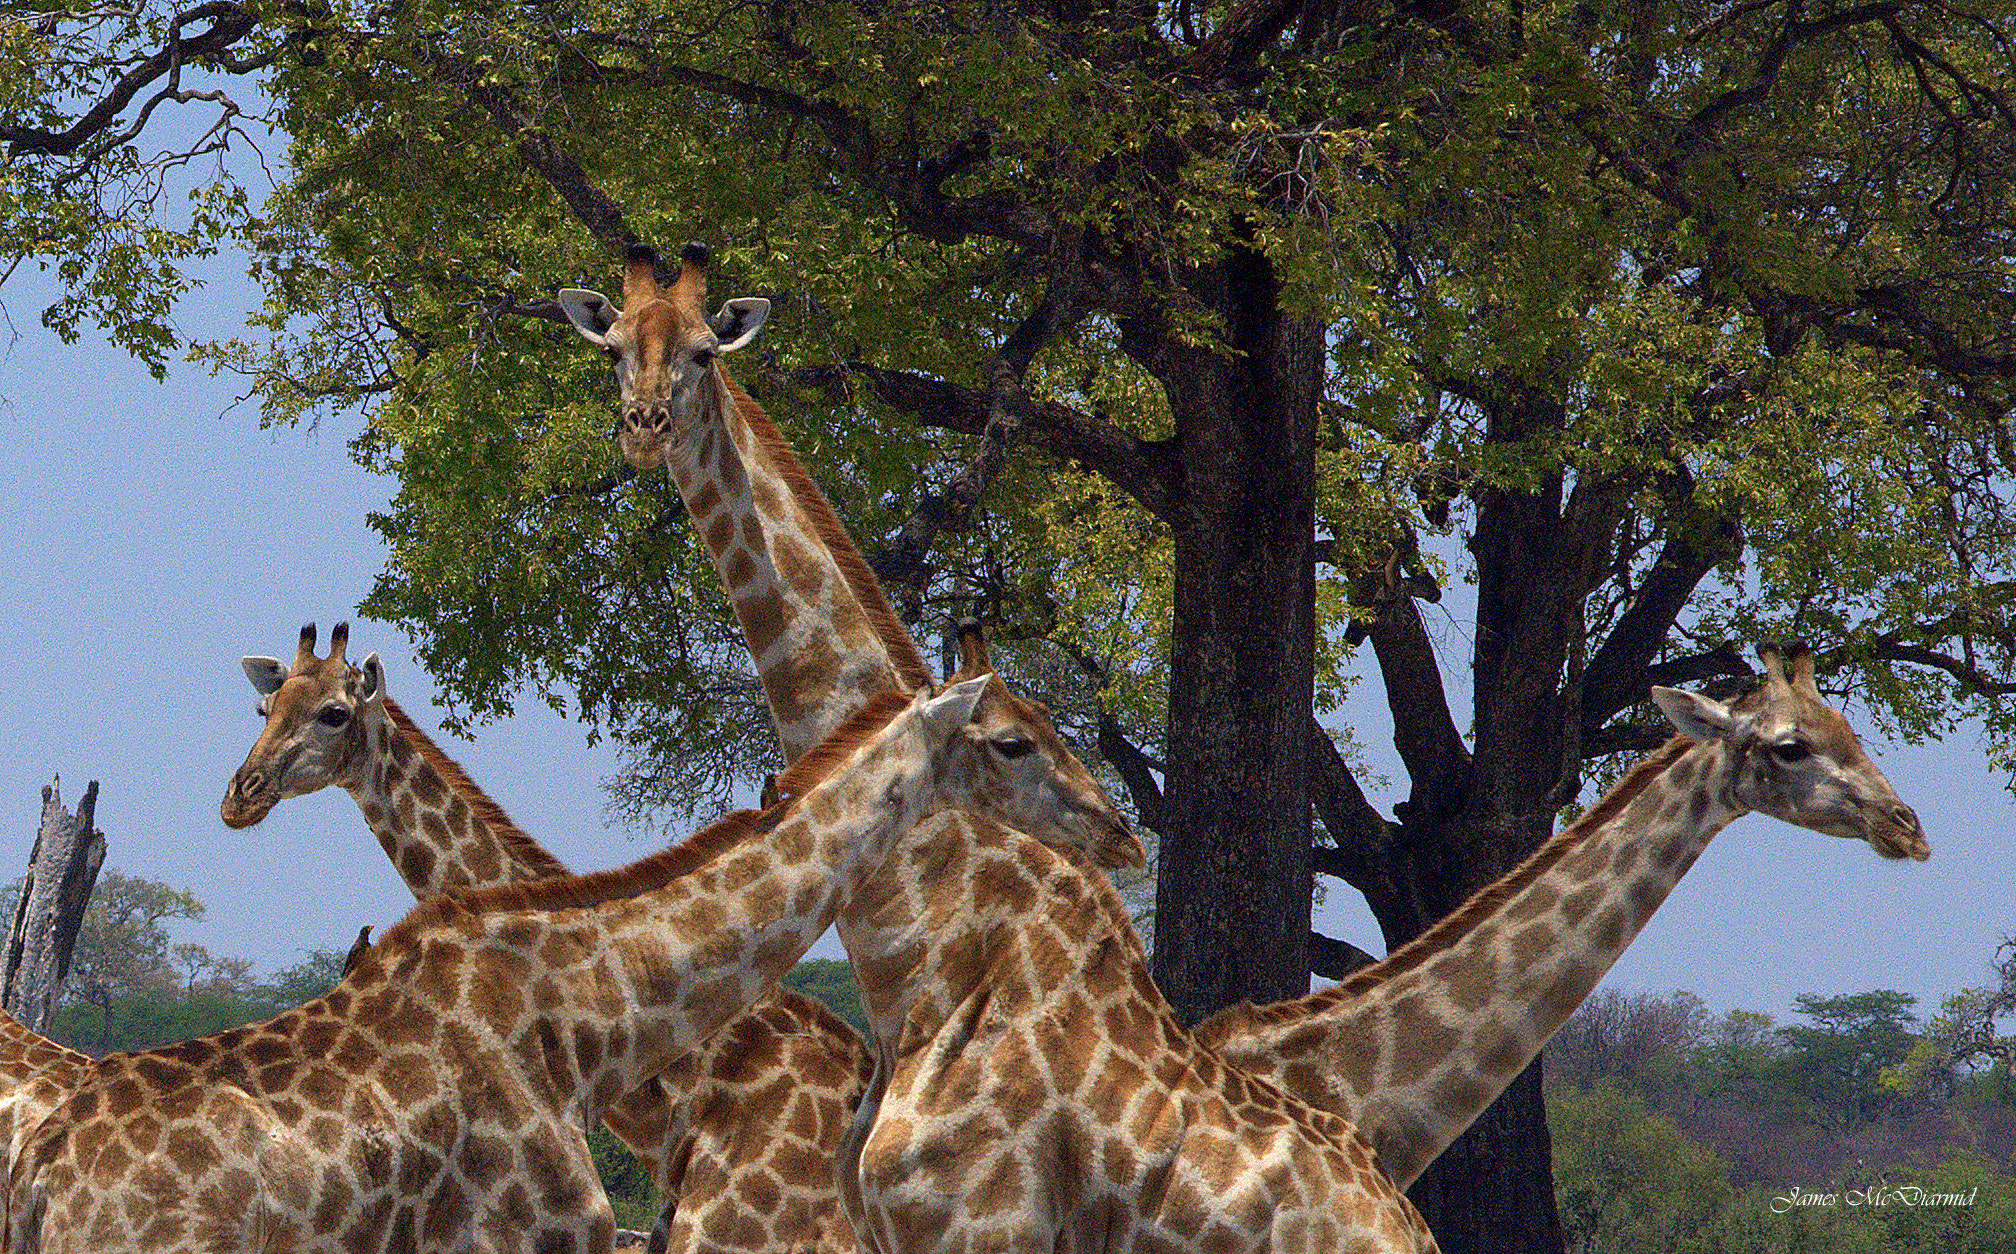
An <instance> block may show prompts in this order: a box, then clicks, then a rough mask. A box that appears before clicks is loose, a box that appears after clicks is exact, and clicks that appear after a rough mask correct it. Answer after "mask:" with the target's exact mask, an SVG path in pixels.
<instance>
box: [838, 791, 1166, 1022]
mask: <svg viewBox="0 0 2016 1254" xmlns="http://www.w3.org/2000/svg"><path fill="white" fill-rule="evenodd" d="M1003 919H1008V920H1012V923H1009V924H1006V925H1004V924H1003V923H1002V922H1001V920H1003ZM839 931H840V940H841V943H842V944H843V945H845V946H846V948H847V956H848V958H849V959H850V960H851V961H852V962H853V965H854V971H855V976H856V979H857V981H858V983H859V984H860V987H861V1006H862V1009H863V1010H864V1011H865V1012H866V1013H867V1016H868V1020H869V1026H870V1028H871V1029H872V1034H873V1035H874V1037H875V1039H876V1040H877V1041H878V1042H880V1043H881V1045H882V1048H883V1049H884V1050H885V1051H887V1050H890V1049H893V1048H895V1047H896V1045H897V1042H898V1040H899V1038H901V1039H905V1040H916V1039H927V1038H928V1037H929V1036H930V1035H931V1034H933V1033H935V1032H937V1031H938V1030H939V1028H940V1027H941V1026H942V1025H943V1024H945V1023H946V1022H947V1021H948V1020H949V1019H950V1018H951V1017H953V1016H955V1015H958V1014H961V1013H966V1012H968V1011H970V1009H971V1007H972V1006H973V1005H974V1004H975V1003H974V999H975V997H976V995H981V996H980V1001H981V1002H984V1005H985V1008H986V1009H987V1011H988V1012H989V1013H993V1014H999V1015H1003V1016H1014V1017H1017V1018H1022V1019H1026V1018H1028V1017H1029V1016H1031V1015H1033V1014H1036V1013H1040V1011H1039V1010H1038V1007H1040V1006H1045V1005H1052V1006H1054V1005H1055V1004H1057V1003H1058V1002H1059V1001H1060V1000H1061V999H1068V998H1070V997H1072V996H1073V995H1074V994H1079V993H1086V994H1091V995H1093V996H1094V997H1095V1000H1097V1001H1099V1002H1100V1003H1101V1004H1102V1005H1103V1004H1107V1003H1109V1002H1111V1001H1113V1000H1116V999H1117V1000H1126V1001H1129V1002H1130V1003H1135V1004H1137V1005H1138V1008H1139V1009H1140V1011H1141V1013H1142V1014H1146V1015H1148V1016H1150V1020H1152V1019H1153V1017H1154V1016H1157V1015H1159V1016H1160V1017H1161V1018H1162V1019H1164V1020H1166V1026H1167V1030H1168V1031H1170V1032H1176V1031H1179V1029H1178V1028H1177V1026H1176V1020H1175V1017H1174V1015H1173V1013H1171V1012H1169V1011H1168V1009H1167V1004H1166V1003H1165V1002H1164V1001H1163V1000H1162V998H1161V995H1160V994H1159V993H1157V992H1156V991H1155V987H1154V984H1153V982H1152V981H1151V980H1150V979H1149V978H1148V975H1147V959H1146V951H1145V950H1144V948H1143V946H1142V944H1141V938H1140V936H1139V935H1138V934H1137V933H1136V932H1135V931H1134V928H1133V925H1132V924H1131V923H1129V922H1128V920H1127V912H1126V908H1125V907H1124V906H1123V905H1122V904H1121V902H1120V899H1119V897H1118V896H1117V895H1116V894H1115V893H1114V891H1113V888H1112V885H1111V884H1110V883H1109V882H1108V881H1107V879H1106V877H1105V876H1104V875H1103V874H1101V873H1100V872H1099V871H1098V870H1096V869H1094V868H1092V867H1090V866H1088V865H1082V864H1080V863H1079V862H1077V861H1076V860H1074V859H1072V858H1071V857H1069V856H1068V855H1067V854H1065V853H1064V852H1061V851H1059V850H1056V849H1052V848H1050V847H1049V846H1047V845H1045V844H1043V843H1042V842H1041V841H1038V840H1037V839H1036V838H1034V837H1031V836H1026V835H1023V834H1022V833H1019V832H1016V831H1014V830H1013V829H1011V828H1008V827H1005V826H1003V825H1001V824H998V823H991V822H988V821H986V820H985V819H982V818H977V817H976V816H974V815H971V814H965V813H960V812H956V811H945V812H941V813H938V814H933V815H930V816H928V817H927V818H925V820H924V821H923V822H921V823H919V824H917V826H916V827H915V828H914V829H912V830H911V831H909V832H907V833H905V834H904V835H903V836H902V837H900V838H899V840H898V842H897V849H896V852H895V853H894V854H892V855H891V856H890V857H889V858H887V859H886V860H885V861H883V862H882V863H881V864H880V865H879V866H878V865H873V864H870V865H868V867H867V874H866V875H865V876H864V878H863V879H862V881H861V882H860V883H859V884H857V885H855V886H854V887H853V888H852V889H851V890H850V891H849V893H848V895H847V903H846V907H845V909H844V910H843V911H842V912H841V915H840V919H839ZM1059 1013H1062V1014H1064V1015H1065V1020H1064V1021H1066V1022H1079V1021H1081V1019H1082V1016H1080V1015H1079V1013H1078V1011H1076V1010H1060V1011H1059ZM1074 1016H1075V1017H1074ZM1150 1020H1141V1019H1139V1017H1138V1016H1137V1017H1136V1018H1135V1019H1134V1020H1132V1022H1134V1023H1135V1026H1136V1027H1140V1028H1145V1030H1147V1031H1150V1032H1152V1031H1153V1030H1154V1028H1153V1024H1152V1022H1151V1021H1150Z"/></svg>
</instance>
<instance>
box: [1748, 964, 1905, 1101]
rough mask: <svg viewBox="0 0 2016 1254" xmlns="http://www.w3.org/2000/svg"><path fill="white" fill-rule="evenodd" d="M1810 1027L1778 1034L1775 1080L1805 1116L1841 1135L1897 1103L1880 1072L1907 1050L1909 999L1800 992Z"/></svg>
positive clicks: (1890, 993)
mask: <svg viewBox="0 0 2016 1254" xmlns="http://www.w3.org/2000/svg"><path fill="white" fill-rule="evenodd" d="M1794 1000H1795V1001H1796V1002H1797V1004H1798V1007H1799V1013H1800V1014H1802V1015H1804V1016H1806V1017H1807V1018H1808V1019H1810V1020H1812V1026H1810V1027H1808V1026H1799V1025H1793V1026H1789V1027H1783V1028H1780V1029H1778V1035H1779V1037H1780V1038H1781V1039H1782V1040H1783V1041H1784V1042H1785V1045H1786V1051H1785V1054H1784V1055H1783V1057H1781V1058H1780V1059H1779V1061H1778V1065H1777V1068H1776V1071H1777V1074H1776V1077H1775V1078H1776V1080H1777V1082H1778V1083H1779V1084H1780V1085H1781V1086H1782V1087H1783V1088H1784V1090H1785V1091H1786V1092H1787V1093H1788V1094H1789V1095H1790V1096H1791V1097H1792V1098H1793V1099H1794V1100H1797V1101H1799V1102H1802V1103H1804V1105H1805V1106H1806V1108H1807V1110H1809V1111H1810V1112H1811V1117H1812V1118H1814V1119H1816V1120H1818V1121H1821V1122H1824V1123H1827V1124H1830V1125H1832V1126H1835V1127H1837V1128H1840V1129H1842V1130H1846V1129H1849V1128H1853V1127H1855V1126H1857V1125H1859V1124H1864V1123H1867V1122H1869V1121H1870V1120H1872V1119H1874V1118H1876V1117H1877V1116H1878V1115H1880V1114H1882V1113H1884V1112H1885V1111H1886V1110H1888V1109H1889V1108H1890V1107H1891V1106H1892V1105H1893V1104H1894V1103H1895V1102H1896V1101H1898V1100H1899V1097H1898V1094H1896V1093H1895V1091H1894V1090H1892V1089H1890V1088H1888V1087H1886V1086H1885V1085H1884V1084H1883V1083H1882V1076H1883V1072H1884V1071H1885V1069H1887V1068H1892V1067H1895V1066H1897V1065H1898V1064H1900V1063H1902V1062H1903V1061H1904V1059H1905V1058H1906V1057H1907V1056H1908V1055H1909V1054H1910V1053H1911V1047H1912V1044H1913V1041H1914V1039H1915V1038H1914V1034H1913V1031H1912V1029H1913V1027H1914V1026H1915V1022H1916V1018H1917V1016H1916V1015H1914V1014H1912V1013H1911V1007H1912V1006H1913V1005H1915V1004H1916V1003H1917V1000H1918V999H1917V998H1916V997H1913V996H1911V995H1910V994H1908V993H1899V992H1897V991H1895V990H1893V989H1874V990H1872V991H1870V992H1866V993H1851V994H1846V995H1843V996H1839V997H1821V996H1818V995H1816V994H1812V993H1801V994H1800V995H1799V996H1798V997H1797V998H1795V999H1794Z"/></svg>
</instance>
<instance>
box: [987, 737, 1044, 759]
mask: <svg viewBox="0 0 2016 1254" xmlns="http://www.w3.org/2000/svg"><path fill="white" fill-rule="evenodd" d="M988 743H989V744H991V745H993V746H994V752H996V753H998V754H1000V755H1001V756H1002V757H1004V758H1026V757H1028V756H1029V755H1030V754H1032V753H1034V752H1036V742H1035V741H1033V740H1031V739H1029V738H1028V737H1027V736H1017V735H1015V734H1014V733H1013V732H1010V733H1009V734H1007V735H1005V736H996V737H994V739H992V740H990V741H988Z"/></svg>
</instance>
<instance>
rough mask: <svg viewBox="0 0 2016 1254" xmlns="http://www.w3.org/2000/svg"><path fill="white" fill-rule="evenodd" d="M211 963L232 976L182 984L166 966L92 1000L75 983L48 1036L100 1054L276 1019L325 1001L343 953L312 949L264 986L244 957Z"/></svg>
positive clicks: (180, 947)
mask: <svg viewBox="0 0 2016 1254" xmlns="http://www.w3.org/2000/svg"><path fill="white" fill-rule="evenodd" d="M100 884H101V887H102V885H103V880H102V878H101V880H100ZM94 900H95V898H94ZM199 904H200V903H199ZM175 948H176V949H178V950H185V951H186V950H192V949H194V950H200V949H201V946H193V945H178V946H176V947H175ZM205 958H206V959H208V955H207V954H206V955H205ZM208 964H209V968H214V967H217V966H222V967H223V968H224V969H225V970H226V971H227V972H230V973H232V974H230V975H229V976H228V977H227V978H222V979H219V978H216V977H215V976H214V975H213V977H212V978H210V979H207V980H198V981H194V982H192V983H189V984H183V983H181V982H179V981H178V980H177V979H176V974H177V973H176V972H175V971H174V970H173V969H172V968H170V967H168V966H166V965H163V966H162V967H160V968H159V969H157V970H155V971H153V972H152V973H151V974H149V975H148V976H146V977H145V978H144V979H142V980H141V981H140V982H139V985H138V987H125V988H124V991H120V992H116V993H108V994H101V995H100V996H96V997H93V996H89V995H86V994H82V993H79V992H78V991H77V990H76V989H75V986H74V985H72V986H69V987H70V990H71V991H70V995H69V996H67V997H66V998H65V999H64V1001H63V1002H62V1003H61V1004H59V1005H58V1007H57V1010H56V1017H55V1021H54V1022H53V1023H52V1024H51V1025H50V1032H49V1034H50V1036H51V1038H53V1039H54V1040H57V1041H60V1042H62V1043H63V1044H65V1045H68V1046H70V1047H71V1048H73V1049H81V1050H84V1051H86V1052H88V1053H97V1054H102V1053H105V1052H108V1051H110V1050H115V1049H149V1048H152V1047H153V1046H156V1045H172V1044H174V1043H175V1042H177V1041H186V1040H189V1039H190V1038H192V1037H197V1036H208V1035H210V1034H211V1033H213V1032H224V1031H228V1030H230V1029H231V1028H235V1027H241V1026H243V1025H245V1024H247V1023H258V1022H261V1021H263V1020H266V1019H270V1018H272V1017H273V1016H275V1015H277V1014H280V1013H282V1012H284V1011H287V1010H291V1009H293V1008H294V1007H295V1006H298V1005H300V1004H301V1003H302V1002H305V1001H309V1000H312V999H314V998H316V997H320V996H321V995H322V994H324V993H326V992H328V991H329V990H330V989H332V988H334V987H336V984H337V981H338V980H340V979H341V978H342V975H343V954H342V953H341V952H339V951H337V950H334V949H313V950H309V951H307V952H306V953H305V954H304V955H303V956H302V960H301V961H300V962H298V963H296V964H295V965H293V966H291V967H285V968H282V969H281V970H280V971H277V972H275V973H274V974H273V975H272V977H271V978H269V979H267V980H264V981H255V980H253V979H252V978H251V977H250V975H249V971H250V968H251V965H252V964H251V963H250V962H248V961H247V960H245V959H243V958H225V959H208ZM185 969H186V968H185ZM206 969H208V968H206ZM99 987H101V988H102V987H105V986H102V985H101V986H99Z"/></svg>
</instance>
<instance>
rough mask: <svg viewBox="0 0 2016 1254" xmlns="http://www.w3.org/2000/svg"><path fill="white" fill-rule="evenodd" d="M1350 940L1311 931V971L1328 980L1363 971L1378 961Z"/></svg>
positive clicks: (1339, 978) (1312, 973)
mask: <svg viewBox="0 0 2016 1254" xmlns="http://www.w3.org/2000/svg"><path fill="white" fill-rule="evenodd" d="M1378 961H1379V960H1378V959H1377V958H1374V957H1373V956H1372V955H1371V954H1368V953H1366V952H1365V951H1364V950H1362V949H1360V948H1358V946H1356V945H1354V944H1352V943H1351V942H1350V941H1345V940H1338V939H1337V938H1336V937H1334V936H1325V935H1323V934H1322V933H1321V932H1316V931H1312V932H1310V933H1309V973H1310V974H1311V975H1316V976H1321V977H1322V978H1323V979H1326V980H1341V979H1343V978H1345V977H1346V976H1348V975H1350V974H1351V973H1352V972H1354V971H1361V970H1363V969H1364V968H1366V967H1369V966H1371V965H1372V964H1374V963H1376V962H1378Z"/></svg>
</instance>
